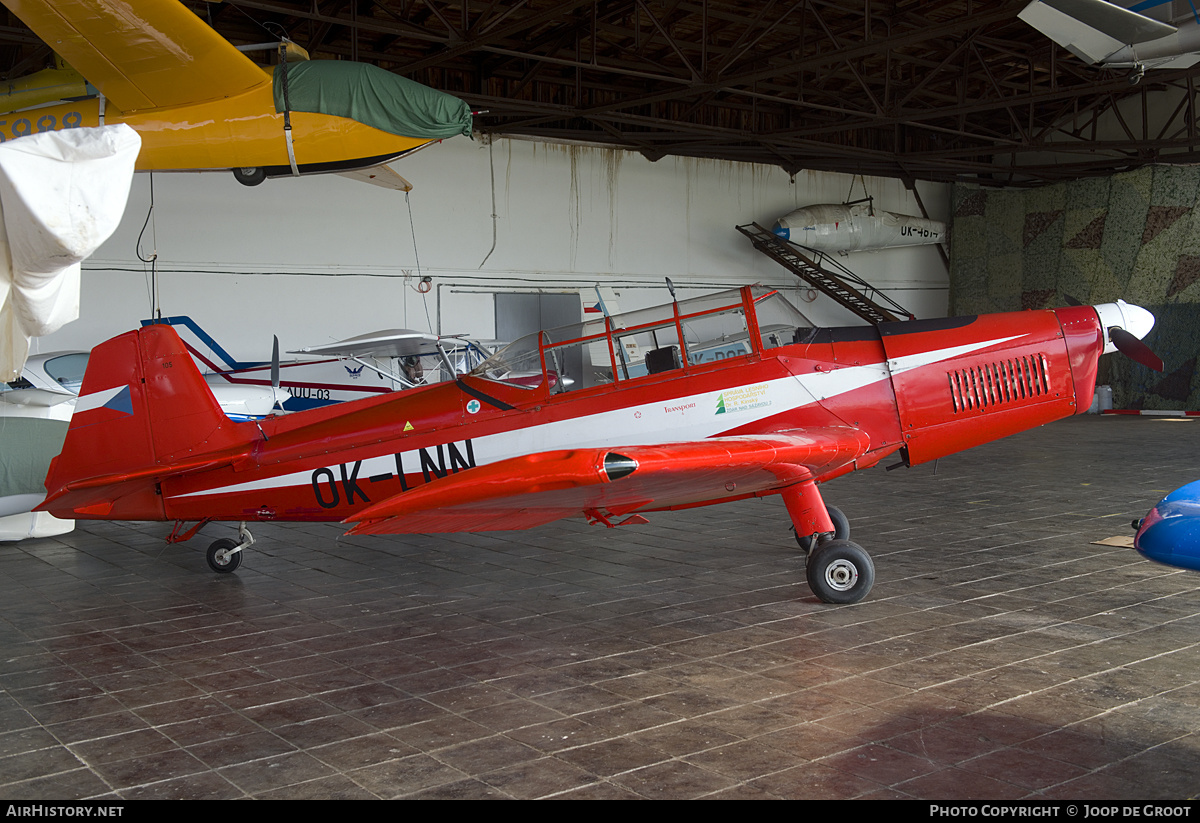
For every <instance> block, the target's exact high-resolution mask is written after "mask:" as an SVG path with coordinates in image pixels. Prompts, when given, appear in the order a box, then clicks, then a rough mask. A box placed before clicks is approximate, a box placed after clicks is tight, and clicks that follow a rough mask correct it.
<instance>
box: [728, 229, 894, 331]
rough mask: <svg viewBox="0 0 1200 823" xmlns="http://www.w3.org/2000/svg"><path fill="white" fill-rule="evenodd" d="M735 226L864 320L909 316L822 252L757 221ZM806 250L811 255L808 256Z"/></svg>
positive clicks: (872, 320) (763, 249)
mask: <svg viewBox="0 0 1200 823" xmlns="http://www.w3.org/2000/svg"><path fill="white" fill-rule="evenodd" d="M737 230H738V231H740V232H741V233H742V234H744V235H746V236H747V237H749V238H750V242H751V243H753V244H754V248H756V249H758V250H759V251H760V252H762V253H763V254H765V255H767V256H768V257H770V258H771V259H772V260H774V261H775V262H776V263H778V264H779V265H781V266H783V267H784V268H785V269H787V270H788V271H790V272H792V274H794V275H796V276H797V277H799V278H800V279H801V280H803V281H804V282H805V283H808V284H809V285H811V286H812V287H813V288H815V289H817V290H818V291H820V292H821V293H823V294H827V295H829V297H831V298H833V299H834V300H835V301H837V302H838V303H839V304H841V305H843V306H845V307H846V308H847V309H849V310H850V311H852V312H854V313H855V314H857V315H858V316H859V317H861V318H863V319H864V320H866V321H867V322H868V323H872V324H876V325H877V324H879V323H894V322H896V321H899V320H912V319H913V315H912V313H911V312H909V311H908V310H906V309H905V308H904V307H902V306H901V305H900V304H899V303H897V302H896V301H894V300H892V299H891V298H890V297H888V296H887V295H886V294H883V293H882V292H880V291H878V290H877V289H875V287H874V286H872V285H871V284H870V283H867V282H866V281H865V280H863V279H862V278H861V277H859V276H858V275H856V274H855V273H854V272H852V271H850V270H849V269H848V268H846V267H845V266H843V265H842V264H841V263H839V262H837V261H836V260H834V259H833V258H831V257H829V256H828V255H827V254H825V253H824V252H819V251H814V250H812V249H804V250H803V251H802V250H801V247H799V246H796V245H794V244H792V243H789V242H787V241H786V240H784V239H783V238H782V237H779V236H777V235H775V234H773V233H771V232H769V231H767V230H766V229H764V228H763V227H762V226H760V225H758V224H757V223H747V224H746V225H744V226H738V227H737ZM806 252H807V253H806ZM809 254H811V255H813V257H809V256H808V255H809ZM830 268H836V269H839V270H840V271H839V272H838V273H836V274H835V273H834V272H832V271H829V269H830ZM877 300H879V301H883V302H884V303H887V306H886V307H885V306H882V305H880V304H879V303H878V302H876V301H877Z"/></svg>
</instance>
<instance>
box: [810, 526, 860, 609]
mask: <svg viewBox="0 0 1200 823" xmlns="http://www.w3.org/2000/svg"><path fill="white" fill-rule="evenodd" d="M805 572H806V574H807V576H808V587H809V588H810V589H812V592H813V594H815V595H816V596H817V597H819V598H820V599H821V600H822V601H824V602H826V603H857V602H858V601H860V600H862V599H863V598H864V597H866V596H867V594H868V593H869V592H870V591H871V587H872V586H874V585H875V564H874V563H872V562H871V555H869V554H867V552H866V549H864V548H863V547H862V546H860V545H858V544H857V543H851V542H850V541H849V540H830V541H828V542H826V543H821V544H820V545H819V546H817V548H816V550H815V551H814V552H812V554H810V555H809V556H808V566H807V568H806V569H805Z"/></svg>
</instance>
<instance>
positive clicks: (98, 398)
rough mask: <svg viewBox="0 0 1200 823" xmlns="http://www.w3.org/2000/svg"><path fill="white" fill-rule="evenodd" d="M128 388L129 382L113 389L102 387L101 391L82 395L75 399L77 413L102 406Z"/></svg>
mask: <svg viewBox="0 0 1200 823" xmlns="http://www.w3.org/2000/svg"><path fill="white" fill-rule="evenodd" d="M126 388H128V384H125V385H121V386H117V387H116V388H112V389H102V390H101V391H96V392H92V393H91V394H85V395H82V396H81V397H80V398H79V399H78V400H77V401H75V413H76V414H79V413H81V412H85V411H91V410H92V409H98V408H101V407H102V406H103V405H104V404H105V403H107V402H108V401H109V400H112V399H113V398H114V397H116V396H117V395H118V394H120V393H121V392H122V391H124V390H125V389H126Z"/></svg>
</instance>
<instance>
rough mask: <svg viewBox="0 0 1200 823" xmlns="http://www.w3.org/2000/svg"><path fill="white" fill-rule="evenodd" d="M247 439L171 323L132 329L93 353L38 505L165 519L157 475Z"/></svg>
mask: <svg viewBox="0 0 1200 823" xmlns="http://www.w3.org/2000/svg"><path fill="white" fill-rule="evenodd" d="M249 439H250V437H249V436H248V435H247V434H244V433H243V432H242V431H241V430H240V429H239V426H238V424H236V423H234V422H232V421H231V420H229V418H227V417H226V416H225V415H224V413H222V411H221V407H220V406H219V405H218V404H217V401H216V400H215V399H214V398H213V396H212V392H211V391H209V388H208V386H207V385H206V384H205V382H204V378H203V377H202V376H201V375H200V372H199V371H197V369H196V367H195V364H194V363H193V362H192V358H191V356H190V355H189V354H188V352H187V349H186V348H185V347H184V345H183V341H181V340H180V339H179V335H178V334H176V333H175V331H174V329H172V328H170V327H169V326H146V327H144V328H141V329H138V330H137V331H132V332H128V333H126V334H123V335H121V336H120V337H114V338H113V339H111V340H109V341H107V342H105V343H102V344H100V345H99V346H97V347H96V348H95V349H93V350H92V354H91V358H90V359H89V361H88V368H87V372H86V374H85V375H84V378H83V387H82V388H81V390H80V393H79V400H78V401H77V402H76V405H75V414H74V416H73V417H72V418H71V426H70V428H69V429H68V430H67V438H66V441H65V442H64V443H63V449H62V453H61V454H60V455H59V456H58V457H57V458H55V459H54V462H53V463H52V464H51V466H50V472H49V474H48V476H47V477H46V489H47V491H49V493H50V494H49V497H48V498H47V502H46V503H45V504H43V508H45V509H47V510H49V511H50V512H51V513H53V514H55V515H56V516H63V517H81V516H82V517H86V516H89V515H90V516H92V517H113V518H118V517H121V518H127V519H161V518H162V516H163V515H162V503H161V498H159V497H158V496H157V495H156V494H155V493H154V484H155V482H156V481H157V480H158V479H159V478H161V477H163V476H166V475H169V474H171V473H172V468H173V467H178V466H179V465H180V464H185V465H186V464H194V463H195V458H196V457H198V456H201V455H209V454H212V453H215V452H224V451H227V450H229V449H232V448H235V447H239V446H245V445H246V444H247V442H248V441H249ZM121 501H125V502H124V503H123V504H122V503H121Z"/></svg>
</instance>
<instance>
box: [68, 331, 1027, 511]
mask: <svg viewBox="0 0 1200 823" xmlns="http://www.w3.org/2000/svg"><path fill="white" fill-rule="evenodd" d="M1022 336H1023V335H1012V336H1009V337H1001V338H997V339H993V340H984V341H981V342H978V343H968V344H965V345H961V346H952V347H950V348H946V349H938V350H936V351H931V352H921V353H918V354H912V355H906V356H904V357H900V358H896V359H894V360H891V361H889V362H888V363H869V364H867V365H865V366H845V367H843V368H837V369H834V370H833V371H829V372H812V373H810V374H803V375H798V376H789V377H781V378H777V379H774V380H768V381H761V380H759V381H754V382H751V383H745V384H742V385H740V386H730V387H727V388H724V389H720V390H718V391H707V392H702V393H699V394H693V395H688V396H686V397H679V398H672V399H670V400H668V401H666V404H669V406H670V407H679V406H687V405H688V404H693V403H694V404H696V407H697V408H698V409H705V410H707V409H713V410H715V409H716V408H717V403H718V397H719V396H720V395H722V394H725V393H731V392H735V391H738V390H748V389H754V390H755V393H756V394H757V395H758V396H761V397H764V398H769V399H770V401H771V403H770V404H769V405H764V406H759V407H757V408H754V409H749V410H746V411H742V412H739V413H738V414H737V415H736V417H735V418H734V421H729V420H727V418H726V417H725V416H724V415H717V414H712V413H708V414H697V415H687V414H685V415H667V414H663V413H662V412H661V410H662V409H663V407H664V402H663V401H657V402H654V403H648V404H645V405H642V406H636V407H632V408H630V407H622V408H618V409H613V410H611V411H605V412H598V413H596V414H587V415H583V416H580V417H574V418H570V419H567V420H559V421H554V422H551V423H543V424H541V425H537V426H531V427H529V428H525V429H517V430H515V431H507V432H500V433H497V434H490V435H484V436H482V437H477V438H472V439H470V440H467V441H457V442H459V443H465V444H470V458H469V459H470V461H471V465H472V466H475V465H479V466H483V465H487V464H489V463H496V462H499V461H501V460H507V459H508V458H511V457H517V456H520V455H523V454H530V453H532V452H537V451H553V450H555V449H566V448H599V447H607V446H612V445H615V444H614V443H613V442H612V439H611V438H610V437H608V436H605V435H604V434H603V433H604V432H611V431H625V432H626V434H627V435H628V436H627V437H624V438H622V440H621V443H620V445H629V446H641V445H655V444H658V443H661V442H663V438H662V436H661V431H662V429H663V428H664V427H669V428H670V430H671V438H670V439H671V440H677V441H688V440H698V439H706V438H709V437H717V436H720V435H721V433H722V432H724V431H726V430H727V429H729V428H730V425H729V424H730V422H735V421H736V422H735V425H736V427H741V426H745V425H746V424H748V423H750V422H753V421H757V420H760V419H762V418H765V417H770V416H771V415H773V414H776V413H777V412H778V411H779V410H780V409H794V408H800V407H803V406H807V405H810V404H812V403H816V402H819V401H820V400H825V399H828V398H830V397H836V396H837V395H840V394H845V393H846V392H851V391H855V390H857V389H861V388H864V387H866V386H869V385H871V384H873V383H878V382H880V381H883V380H887V379H888V378H889V376H893V375H896V374H902V373H904V372H907V371H911V370H913V369H916V368H920V367H921V366H927V365H930V364H933V363H937V362H939V361H941V360H946V359H949V358H952V357H957V356H959V355H961V354H967V353H970V352H972V351H978V350H980V349H986V348H988V347H990V346H998V345H1003V344H1004V343H1008V342H1010V341H1012V340H1016V339H1017V338H1019V337H1022ZM760 386H765V387H766V388H765V389H764V390H763V391H762V392H761V393H760V392H758V387H760ZM89 396H91V395H89ZM630 411H633V413H634V414H633V417H634V419H635V421H636V422H635V423H634V424H633V425H634V427H635V431H632V432H631V431H629V428H630V423H629V421H630ZM638 412H642V413H643V416H642V417H640V418H639V417H638V416H637V415H638ZM650 412H659V413H658V414H650ZM656 421H657V422H656ZM450 445H451V444H448V443H442V444H436V445H431V446H427V447H425V448H424V449H415V450H410V451H405V452H401V455H411V457H403V458H401V460H402V462H403V467H404V469H405V471H406V473H407V474H408V475H409V476H412V475H416V474H420V475H421V476H422V477H423V479H424V480H425V482H429V481H430V480H432V479H436V476H444V475H441V474H439V473H438V472H435V471H431V470H429V466H430V465H438V466H439V467H444V470H445V471H446V472H447V473H453V472H457V471H460V470H461V469H462V468H463V467H462V466H460V465H458V464H456V463H455V462H454V461H455V458H450V459H448V460H445V461H444V462H442V463H440V464H439V463H435V462H433V461H435V460H437V457H436V455H437V452H438V450H439V449H446V448H449V446H450ZM464 449H465V445H464V446H463V447H461V448H460V449H459V452H460V454H465V451H464ZM422 452H424V456H422ZM464 459H465V458H464ZM396 460H397V456H396V454H395V453H387V454H382V455H377V456H374V457H368V458H364V459H362V460H339V461H335V462H333V463H330V464H328V465H326V466H323V467H320V468H318V469H308V470H305V471H297V472H289V473H287V474H281V475H278V476H275V477H268V478H262V479H258V480H250V481H247V482H245V483H236V484H233V485H228V486H214V487H210V488H204V489H199V490H197V491H192V492H186V493H183V494H175V495H169V497H171V498H172V499H182V498H187V497H194V496H198V495H211V494H233V493H236V492H245V491H261V490H265V489H278V488H284V487H291V486H295V487H303V486H308V487H312V486H313V483H314V477H315V475H316V474H317V472H327V473H328V474H324V473H322V475H321V478H320V479H321V481H322V482H328V480H329V478H333V480H334V481H335V482H340V481H341V477H342V472H343V471H346V472H347V475H346V477H347V480H354V479H355V478H364V477H366V478H370V477H382V476H383V475H385V474H389V473H394V472H395V470H396ZM423 461H424V462H423ZM347 467H349V468H347ZM402 483H404V484H405V485H403V486H402V490H407V488H408V486H407V480H404V481H402ZM361 489H362V480H361V479H358V480H357V481H356V483H355V482H352V483H351V484H350V486H346V485H345V484H343V488H342V492H343V493H344V494H345V496H346V497H347V498H351V496H352V495H351V493H353V498H352V499H354V500H355V501H357V498H358V497H359V495H360V494H361ZM326 491H327V493H326V498H325V499H326V500H329V499H330V495H329V493H328V487H327V490H326ZM322 505H324V504H322ZM335 505H336V504H335Z"/></svg>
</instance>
